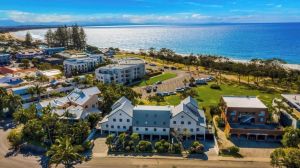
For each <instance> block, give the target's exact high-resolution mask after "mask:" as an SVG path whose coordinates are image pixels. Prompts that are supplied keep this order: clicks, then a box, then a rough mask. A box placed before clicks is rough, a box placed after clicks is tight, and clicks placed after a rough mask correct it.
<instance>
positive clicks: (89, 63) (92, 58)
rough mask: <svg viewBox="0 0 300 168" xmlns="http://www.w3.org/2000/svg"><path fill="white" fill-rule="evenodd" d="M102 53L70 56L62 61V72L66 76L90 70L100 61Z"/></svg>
mask: <svg viewBox="0 0 300 168" xmlns="http://www.w3.org/2000/svg"><path fill="white" fill-rule="evenodd" d="M102 61H103V57H102V55H89V56H88V57H84V58H71V59H66V60H65V61H64V63H63V64H64V73H65V75H66V76H72V75H77V74H81V73H86V72H92V71H94V70H95V68H96V66H97V65H99V64H100V63H102Z"/></svg>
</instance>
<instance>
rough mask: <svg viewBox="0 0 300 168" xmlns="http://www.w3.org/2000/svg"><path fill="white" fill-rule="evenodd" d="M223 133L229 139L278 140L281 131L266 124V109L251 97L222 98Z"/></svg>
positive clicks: (274, 126)
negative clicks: (227, 135)
mask: <svg viewBox="0 0 300 168" xmlns="http://www.w3.org/2000/svg"><path fill="white" fill-rule="evenodd" d="M221 104H222V110H223V112H222V117H223V119H224V121H225V125H226V126H225V132H226V133H228V134H229V135H230V136H231V137H237V138H239V139H251V140H263V141H265V140H272V141H274V140H280V139H281V138H282V134H283V130H282V129H281V128H278V126H277V125H274V124H267V120H268V117H269V113H268V108H267V107H266V106H265V105H264V104H263V103H262V102H261V101H260V100H259V99H258V98H257V97H251V96H222V98H221Z"/></svg>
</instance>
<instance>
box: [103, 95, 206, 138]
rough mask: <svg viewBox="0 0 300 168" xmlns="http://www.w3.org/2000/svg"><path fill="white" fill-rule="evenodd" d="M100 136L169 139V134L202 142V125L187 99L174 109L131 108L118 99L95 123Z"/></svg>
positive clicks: (201, 114)
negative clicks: (121, 135)
mask: <svg viewBox="0 0 300 168" xmlns="http://www.w3.org/2000/svg"><path fill="white" fill-rule="evenodd" d="M99 129H101V132H106V133H116V134H118V133H121V132H127V131H132V132H135V133H138V134H140V135H141V136H142V138H144V137H148V138H150V139H152V138H161V137H165V138H169V136H170V134H172V133H173V134H175V135H187V134H190V135H191V136H193V137H194V138H195V139H196V138H197V137H199V138H201V137H203V138H204V139H205V133H206V121H205V115H204V111H203V110H199V107H198V104H197V102H196V101H195V100H194V99H193V98H191V97H188V98H186V99H185V100H183V101H182V102H181V103H180V104H179V105H177V106H175V107H174V106H144V105H138V106H133V105H132V103H131V102H130V101H129V100H128V99H126V98H125V97H122V98H121V99H119V100H118V101H117V102H116V103H115V104H114V105H113V106H112V112H111V113H110V114H108V115H107V116H105V117H104V119H103V120H102V121H101V122H100V123H99Z"/></svg>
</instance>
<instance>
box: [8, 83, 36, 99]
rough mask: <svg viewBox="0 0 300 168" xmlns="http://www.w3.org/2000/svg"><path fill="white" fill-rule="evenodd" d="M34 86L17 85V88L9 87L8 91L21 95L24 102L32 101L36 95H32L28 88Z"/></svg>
mask: <svg viewBox="0 0 300 168" xmlns="http://www.w3.org/2000/svg"><path fill="white" fill-rule="evenodd" d="M32 87H34V85H25V86H20V87H15V88H11V89H9V90H8V92H9V93H11V94H13V95H17V96H20V97H21V99H22V103H23V104H24V103H30V102H32V101H33V99H34V95H30V93H29V92H28V90H29V88H32ZM35 98H36V97H35Z"/></svg>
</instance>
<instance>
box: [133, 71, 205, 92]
mask: <svg viewBox="0 0 300 168" xmlns="http://www.w3.org/2000/svg"><path fill="white" fill-rule="evenodd" d="M165 72H173V73H176V74H177V76H176V77H175V78H171V79H168V80H165V81H163V82H162V84H159V85H157V91H156V92H151V93H147V91H146V87H147V86H143V87H135V88H134V90H135V91H136V92H138V93H141V94H142V98H147V97H148V96H150V95H154V94H156V93H157V92H174V91H176V88H180V87H184V83H183V81H184V79H186V80H187V81H189V79H190V78H191V77H193V78H195V79H199V78H207V77H209V75H206V74H197V73H195V72H186V71H181V70H175V71H174V70H173V71H171V70H167V71H165Z"/></svg>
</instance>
